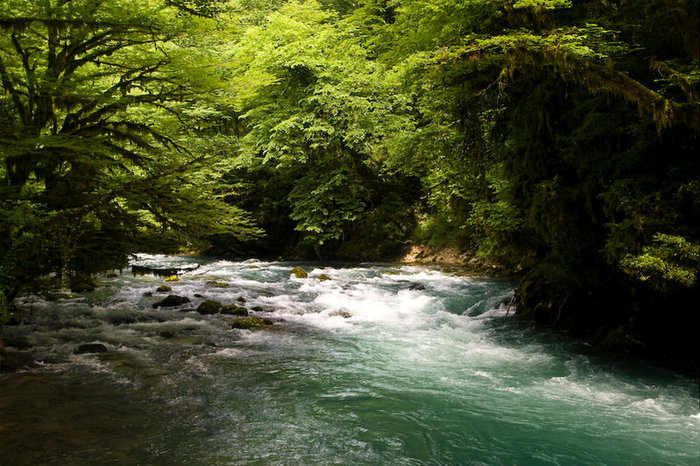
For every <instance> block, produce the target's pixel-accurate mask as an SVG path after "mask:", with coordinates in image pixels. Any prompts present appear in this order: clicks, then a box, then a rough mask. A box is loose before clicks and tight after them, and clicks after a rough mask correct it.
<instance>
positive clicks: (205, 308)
mask: <svg viewBox="0 0 700 466" xmlns="http://www.w3.org/2000/svg"><path fill="white" fill-rule="evenodd" d="M220 310H221V303H220V302H219V301H214V300H213V299H209V300H207V301H204V302H203V303H202V304H200V305H199V307H197V312H199V313H200V314H216V313H217V312H219V311H220Z"/></svg>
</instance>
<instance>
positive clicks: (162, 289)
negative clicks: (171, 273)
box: [156, 285, 173, 293]
mask: <svg viewBox="0 0 700 466" xmlns="http://www.w3.org/2000/svg"><path fill="white" fill-rule="evenodd" d="M156 291H157V292H158V293H166V292H168V291H173V289H172V288H170V287H169V286H168V285H160V286H159V287H158V288H156Z"/></svg>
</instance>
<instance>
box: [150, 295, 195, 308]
mask: <svg viewBox="0 0 700 466" xmlns="http://www.w3.org/2000/svg"><path fill="white" fill-rule="evenodd" d="M189 302H190V298H187V297H185V296H178V295H174V294H169V295H168V296H166V297H165V298H163V299H161V300H160V301H158V302H157V303H154V304H153V308H154V309H156V308H159V307H175V306H181V305H183V304H186V303H189Z"/></svg>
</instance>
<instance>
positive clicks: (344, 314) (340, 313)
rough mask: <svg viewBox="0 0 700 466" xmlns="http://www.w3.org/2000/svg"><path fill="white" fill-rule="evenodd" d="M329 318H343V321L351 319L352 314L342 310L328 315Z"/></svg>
mask: <svg viewBox="0 0 700 466" xmlns="http://www.w3.org/2000/svg"><path fill="white" fill-rule="evenodd" d="M328 316H329V317H342V318H343V319H349V318H350V317H352V314H350V313H349V312H348V311H346V310H344V309H341V310H339V311H332V312H329V313H328Z"/></svg>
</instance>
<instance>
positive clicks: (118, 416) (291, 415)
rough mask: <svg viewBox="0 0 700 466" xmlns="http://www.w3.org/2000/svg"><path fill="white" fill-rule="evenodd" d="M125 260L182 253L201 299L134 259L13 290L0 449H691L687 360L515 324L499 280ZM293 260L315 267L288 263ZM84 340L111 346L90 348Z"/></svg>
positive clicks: (558, 454) (387, 456) (699, 439)
mask: <svg viewBox="0 0 700 466" xmlns="http://www.w3.org/2000/svg"><path fill="white" fill-rule="evenodd" d="M134 265H140V266H145V267H152V268H167V267H181V268H185V269H189V270H188V271H185V272H182V273H180V274H179V281H172V282H168V283H167V284H168V285H169V286H170V287H172V291H171V292H170V293H172V294H176V295H179V296H186V297H188V298H190V299H191V302H190V303H188V304H184V305H182V306H179V307H174V308H157V309H154V308H153V307H152V305H153V304H154V303H155V302H157V301H158V300H160V299H162V298H163V297H164V296H165V295H166V294H168V293H158V292H155V290H156V288H157V287H158V286H159V285H162V284H163V283H164V282H163V277H158V276H155V275H150V274H145V275H134V274H132V273H130V272H129V271H124V273H121V274H112V275H109V276H103V277H100V283H101V285H102V286H100V287H99V288H97V289H96V290H95V291H92V292H89V293H76V294H74V295H73V296H72V297H67V296H62V297H61V296H59V297H58V299H52V300H48V299H45V298H42V297H39V296H36V295H30V296H26V297H23V298H21V299H20V300H19V305H20V310H19V311H18V312H17V314H16V315H15V317H14V321H13V322H12V325H8V326H7V327H6V328H5V340H6V341H5V342H6V345H7V346H8V350H9V353H10V356H9V358H10V359H11V360H12V361H13V362H14V365H15V366H19V367H20V369H19V370H17V371H15V372H10V373H3V374H0V465H2V466H9V465H37V464H60V465H71V464H75V465H86V464H143V465H161V464H162V465H178V464H181V465H234V464H235V465H273V464H274V465H277V464H280V465H282V464H283V465H328V464H338V465H698V464H700V458H699V455H700V454H699V453H698V452H699V451H700V407H699V406H698V404H699V401H698V400H699V395H698V380H697V379H696V378H695V377H694V376H692V375H689V374H687V373H681V372H675V371H671V370H668V369H662V368H658V367H654V366H650V365H648V364H642V363H634V362H630V361H621V360H611V359H610V358H605V357H603V356H600V355H596V354H595V353H594V352H593V351H592V349H591V348H588V347H587V346H585V345H583V344H582V343H581V342H579V341H577V340H573V339H567V338H565V337H562V336H554V335H551V334H549V333H546V332H542V331H540V330H536V329H532V328H529V327H526V326H523V325H521V324H519V323H518V322H517V321H516V320H515V319H512V318H511V317H512V311H511V312H510V314H509V311H508V309H507V306H506V305H505V304H504V302H507V301H508V299H509V298H510V296H511V294H512V284H510V283H508V282H507V281H505V280H500V279H493V278H480V277H468V276H459V275H457V274H455V273H454V271H452V272H450V271H444V270H443V271H441V270H436V269H429V268H423V267H416V266H405V265H404V266H400V265H379V264H360V265H347V264H345V265H343V264H296V263H295V264H292V263H284V262H261V261H252V260H251V261H245V262H228V261H214V260H207V259H200V258H194V257H170V256H156V255H138V256H137V257H135V259H134ZM298 265H301V266H303V267H304V268H305V269H306V270H307V271H308V272H309V277H308V278H296V277H295V276H293V275H292V276H290V271H291V269H292V267H294V266H298ZM321 275H326V276H327V277H321ZM322 278H324V279H322ZM325 278H328V279H325ZM205 299H214V300H218V301H220V302H222V303H223V304H231V303H236V304H239V305H242V306H245V307H246V308H248V309H251V310H252V309H253V308H254V309H255V311H251V314H252V315H255V316H258V317H260V318H265V319H268V320H269V321H271V322H273V324H272V325H270V326H268V327H267V328H264V329H259V330H244V329H235V328H232V322H233V319H235V318H233V317H230V316H223V315H219V314H215V315H201V314H199V313H197V312H196V311H194V310H193V308H196V307H197V305H198V304H199V303H201V302H202V301H204V300H205ZM86 343H93V344H99V345H102V346H101V347H100V346H96V348H99V351H101V352H87V353H84V354H80V351H78V349H79V348H80V345H82V344H86ZM95 351H97V350H95Z"/></svg>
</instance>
